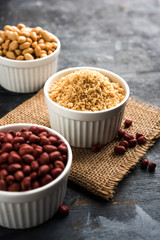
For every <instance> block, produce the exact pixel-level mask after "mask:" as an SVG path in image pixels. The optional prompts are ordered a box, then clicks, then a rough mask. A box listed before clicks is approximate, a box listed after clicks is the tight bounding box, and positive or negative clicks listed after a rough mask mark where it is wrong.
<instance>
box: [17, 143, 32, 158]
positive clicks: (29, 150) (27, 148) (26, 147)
mask: <svg viewBox="0 0 160 240" xmlns="http://www.w3.org/2000/svg"><path fill="white" fill-rule="evenodd" d="M28 153H29V154H30V153H33V147H32V146H30V145H29V144H22V145H21V146H20V148H19V154H20V155H21V156H22V155H25V154H28Z"/></svg>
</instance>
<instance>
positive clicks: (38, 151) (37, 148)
mask: <svg viewBox="0 0 160 240" xmlns="http://www.w3.org/2000/svg"><path fill="white" fill-rule="evenodd" d="M42 153H43V148H42V146H39V145H37V146H35V147H34V149H33V156H34V157H39V156H40V155H41V154H42Z"/></svg>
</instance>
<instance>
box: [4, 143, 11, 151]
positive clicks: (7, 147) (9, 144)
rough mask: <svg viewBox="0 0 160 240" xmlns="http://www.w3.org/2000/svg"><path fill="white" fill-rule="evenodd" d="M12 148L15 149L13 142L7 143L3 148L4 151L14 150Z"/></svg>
mask: <svg viewBox="0 0 160 240" xmlns="http://www.w3.org/2000/svg"><path fill="white" fill-rule="evenodd" d="M12 149H13V146H12V144H11V143H5V144H3V146H2V148H1V150H2V152H10V151H12Z"/></svg>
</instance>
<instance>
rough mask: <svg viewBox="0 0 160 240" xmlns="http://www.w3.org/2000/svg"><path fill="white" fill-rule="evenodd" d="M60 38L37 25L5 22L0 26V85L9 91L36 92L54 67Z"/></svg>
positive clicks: (55, 67) (56, 61) (54, 69)
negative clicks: (5, 23)
mask: <svg viewBox="0 0 160 240" xmlns="http://www.w3.org/2000/svg"><path fill="white" fill-rule="evenodd" d="M60 47H61V44H60V41H59V39H58V38H57V37H56V36H55V35H54V34H52V33H50V32H48V31H46V30H44V29H42V28H41V27H34V28H31V27H27V26H25V25H24V24H18V25H17V26H10V25H5V26H4V28H3V30H0V85H1V86H2V87H3V88H5V89H7V90H9V91H13V92H18V93H29V92H36V91H38V90H39V89H40V88H41V87H43V85H44V83H45V82H46V80H47V79H48V78H49V77H50V76H51V75H52V74H54V73H55V72H56V71H57V63H58V55H59V53H60Z"/></svg>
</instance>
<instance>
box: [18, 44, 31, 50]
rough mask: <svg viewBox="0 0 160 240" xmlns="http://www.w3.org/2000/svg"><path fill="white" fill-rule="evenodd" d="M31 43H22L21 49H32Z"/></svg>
mask: <svg viewBox="0 0 160 240" xmlns="http://www.w3.org/2000/svg"><path fill="white" fill-rule="evenodd" d="M30 45H31V44H30V43H29V42H25V43H22V44H20V45H19V48H20V49H26V48H29V47H30Z"/></svg>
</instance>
